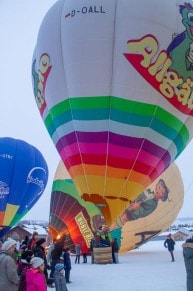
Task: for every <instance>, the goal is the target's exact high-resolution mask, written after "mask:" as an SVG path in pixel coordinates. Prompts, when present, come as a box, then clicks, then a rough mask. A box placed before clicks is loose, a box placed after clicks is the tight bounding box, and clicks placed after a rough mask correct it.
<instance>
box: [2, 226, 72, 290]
mask: <svg viewBox="0 0 193 291" xmlns="http://www.w3.org/2000/svg"><path fill="white" fill-rule="evenodd" d="M64 242H65V236H64V237H62V238H61V239H60V240H58V241H55V245H54V244H53V245H54V248H53V250H52V252H51V253H48V254H46V239H45V238H43V237H39V235H38V233H37V232H36V231H34V233H33V235H32V237H31V238H28V237H27V236H26V237H25V239H24V240H23V241H22V242H20V241H19V236H18V234H16V233H15V234H13V235H12V237H10V238H8V239H7V240H6V241H4V242H1V243H0V282H1V288H0V290H2V291H8V290H11V291H16V290H17V291H34V290H36V291H44V290H47V287H51V288H52V287H54V288H55V290H56V291H67V290H68V288H67V285H66V284H67V283H70V280H69V279H70V270H71V260H70V250H69V249H68V248H64ZM48 255H50V256H51V258H50V263H51V265H49V262H48V259H49V257H48ZM49 269H51V271H50V272H48V270H49ZM49 273H50V275H49ZM64 273H65V275H64Z"/></svg>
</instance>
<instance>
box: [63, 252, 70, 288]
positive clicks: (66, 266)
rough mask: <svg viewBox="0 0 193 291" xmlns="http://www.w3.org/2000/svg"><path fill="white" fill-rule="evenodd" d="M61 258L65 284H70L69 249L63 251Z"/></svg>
mask: <svg viewBox="0 0 193 291" xmlns="http://www.w3.org/2000/svg"><path fill="white" fill-rule="evenodd" d="M63 258H64V270H65V278H66V283H71V281H70V270H71V259H70V249H69V248H66V249H64V254H63Z"/></svg>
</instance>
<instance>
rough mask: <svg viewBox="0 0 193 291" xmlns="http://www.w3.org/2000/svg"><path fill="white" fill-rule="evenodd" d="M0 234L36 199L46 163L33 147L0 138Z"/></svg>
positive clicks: (45, 174) (41, 189)
mask: <svg viewBox="0 0 193 291" xmlns="http://www.w3.org/2000/svg"><path fill="white" fill-rule="evenodd" d="M0 169H1V170H0V237H2V236H3V235H5V233H6V232H8V231H9V229H10V227H12V226H14V225H15V224H16V223H18V222H19V221H20V220H21V218H22V217H23V216H24V215H25V214H27V213H28V211H29V210H30V209H31V208H32V207H33V206H34V204H35V203H36V202H37V201H38V200H39V198H40V197H41V195H42V193H43V192H44V189H45V187H46V184H47V180H48V167H47V163H46V161H45V159H44V157H43V156H42V154H41V153H40V151H39V150H38V149H37V148H35V147H34V146H32V145H30V144H28V143H26V142H25V141H22V140H19V139H14V138H8V137H5V138H0Z"/></svg>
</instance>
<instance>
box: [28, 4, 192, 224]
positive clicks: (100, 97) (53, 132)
mask: <svg viewBox="0 0 193 291" xmlns="http://www.w3.org/2000/svg"><path fill="white" fill-rule="evenodd" d="M192 13H193V6H192V1H188V3H186V2H184V1H176V0H170V1H168V0H157V1H155V0H147V1H144V0H129V1H128V0H111V1H109V0H103V1H102V2H100V1H98V0H93V1H92V2H90V1H88V0H82V1H77V0H76V1H75V0H65V1H64V0H59V1H58V2H56V4H55V5H54V6H53V7H52V8H51V9H50V11H49V12H48V14H47V15H46V17H45V18H44V20H43V23H42V25H41V27H40V30H39V35H38V39H37V45H36V48H35V51H34V57H33V65H32V75H33V87H34V95H35V98H36V101H37V104H38V107H39V110H40V113H41V115H42V118H43V120H44V122H45V125H46V127H47V129H48V132H49V134H50V136H51V137H52V140H53V142H54V144H55V146H56V148H57V150H58V152H59V154H60V156H61V158H62V160H63V162H64V164H65V166H66V168H67V169H68V171H69V173H70V175H71V177H72V179H73V181H74V182H75V184H76V187H77V189H78V191H79V193H80V194H81V196H82V197H83V198H84V199H85V200H87V201H92V202H93V203H95V204H96V205H98V206H99V207H100V208H101V210H102V212H103V215H104V217H105V219H106V221H108V223H109V224H110V223H112V222H113V221H114V220H115V219H116V218H117V217H118V215H119V214H120V213H121V212H122V210H123V209H124V208H126V207H127V206H128V203H129V200H133V199H135V198H136V197H137V195H138V194H140V193H142V192H143V191H144V189H146V188H147V187H148V186H149V185H150V184H151V183H152V182H153V181H154V180H155V179H156V178H157V177H159V176H160V174H161V173H163V172H164V171H165V170H166V169H167V168H168V166H169V165H170V164H172V163H173V161H174V160H175V159H176V157H177V156H178V155H179V154H180V153H181V152H182V151H183V150H184V148H185V147H186V145H187V144H188V143H189V141H190V140H191V138H192V135H193V89H192V88H193V69H192V68H193V57H192V43H193V34H192V29H191V27H192V26H193V21H192V17H191V15H192ZM163 15H164V17H163Z"/></svg>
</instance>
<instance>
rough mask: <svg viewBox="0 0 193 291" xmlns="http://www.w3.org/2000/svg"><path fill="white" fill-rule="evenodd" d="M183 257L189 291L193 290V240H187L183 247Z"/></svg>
mask: <svg viewBox="0 0 193 291" xmlns="http://www.w3.org/2000/svg"><path fill="white" fill-rule="evenodd" d="M182 247H183V257H184V263H185V268H186V286H187V291H192V290H193V238H191V239H187V240H186V242H185V243H184V244H183V245H182Z"/></svg>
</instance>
